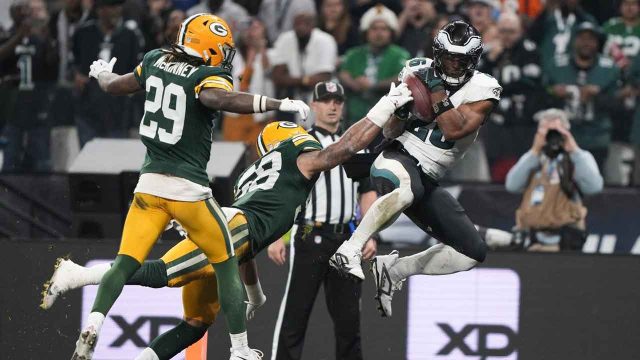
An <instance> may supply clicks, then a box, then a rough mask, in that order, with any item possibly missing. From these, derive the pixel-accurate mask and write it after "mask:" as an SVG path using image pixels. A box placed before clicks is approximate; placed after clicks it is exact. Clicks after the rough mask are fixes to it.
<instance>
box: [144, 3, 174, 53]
mask: <svg viewBox="0 0 640 360" xmlns="http://www.w3.org/2000/svg"><path fill="white" fill-rule="evenodd" d="M144 5H145V7H144V11H143V12H142V14H141V16H140V31H141V32H142V35H144V52H145V53H146V52H148V51H151V50H153V49H157V48H159V47H161V46H162V45H163V44H164V42H165V39H164V33H163V30H164V28H165V21H166V20H167V17H168V15H169V12H170V11H171V10H172V9H171V1H169V0H147V1H146V3H145V4H144Z"/></svg>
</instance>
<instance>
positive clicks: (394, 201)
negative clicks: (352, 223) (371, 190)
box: [348, 189, 410, 250]
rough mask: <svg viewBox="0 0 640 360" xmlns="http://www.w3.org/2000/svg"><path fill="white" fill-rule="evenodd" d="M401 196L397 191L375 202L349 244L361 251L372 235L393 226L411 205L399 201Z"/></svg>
mask: <svg viewBox="0 0 640 360" xmlns="http://www.w3.org/2000/svg"><path fill="white" fill-rule="evenodd" d="M399 196H400V194H399V189H396V190H394V191H392V192H390V193H388V194H386V195H384V196H381V197H379V198H378V199H377V200H376V201H374V202H373V204H371V207H370V208H369V210H368V211H367V213H366V214H365V215H364V217H363V218H362V221H360V224H359V225H358V227H357V228H356V230H355V231H354V232H353V235H351V239H349V241H348V243H349V244H350V245H352V246H355V247H357V248H358V249H360V250H361V249H362V247H363V246H364V244H365V243H366V242H367V240H369V238H371V235H373V234H374V233H375V232H377V231H380V230H383V229H384V228H386V227H387V226H389V225H391V224H392V223H393V222H394V221H395V220H396V219H397V218H398V216H400V213H401V212H402V211H403V210H404V209H405V208H406V207H407V206H409V205H410V202H409V204H403V203H402V202H401V201H398V200H399V199H398V198H399Z"/></svg>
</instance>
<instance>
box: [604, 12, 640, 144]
mask: <svg viewBox="0 0 640 360" xmlns="http://www.w3.org/2000/svg"><path fill="white" fill-rule="evenodd" d="M619 10H620V17H617V18H613V19H610V20H609V21H607V23H606V24H604V26H603V31H604V33H605V34H606V35H607V42H606V43H605V46H604V50H603V53H604V54H605V55H607V56H610V57H611V58H612V59H613V60H614V61H615V63H616V65H617V66H618V67H619V68H621V69H622V78H623V88H622V91H621V94H620V95H621V96H622V98H623V106H622V107H620V108H618V109H615V110H614V112H613V114H612V116H614V117H615V118H617V119H618V121H616V122H615V123H614V124H613V125H614V128H613V141H617V142H619V143H618V144H617V145H618V146H625V145H624V143H628V142H629V134H630V129H631V124H632V118H633V113H634V111H635V108H636V94H635V91H634V88H633V84H632V79H631V77H630V73H629V68H630V65H631V63H632V62H633V60H634V59H635V58H636V57H637V56H638V52H640V0H623V1H622V2H621V3H620V6H619Z"/></svg>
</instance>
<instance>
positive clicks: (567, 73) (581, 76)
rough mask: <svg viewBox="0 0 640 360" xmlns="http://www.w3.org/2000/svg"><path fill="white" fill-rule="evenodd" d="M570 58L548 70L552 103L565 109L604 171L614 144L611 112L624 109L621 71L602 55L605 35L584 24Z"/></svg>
mask: <svg viewBox="0 0 640 360" xmlns="http://www.w3.org/2000/svg"><path fill="white" fill-rule="evenodd" d="M575 37H576V39H575V42H574V45H573V48H574V49H573V50H574V51H573V52H572V55H571V57H569V58H558V59H556V63H555V66H553V67H550V68H549V69H548V70H547V71H545V72H544V73H545V76H546V81H547V83H546V85H547V89H548V91H549V93H550V95H551V96H552V98H551V101H552V102H553V103H554V104H555V105H556V106H558V107H562V108H564V109H565V110H566V111H567V113H568V116H569V120H570V121H571V123H572V124H573V125H572V126H573V134H574V136H575V138H576V140H577V142H578V145H580V147H582V148H584V149H587V150H589V151H590V152H591V153H592V154H593V156H594V157H595V159H596V161H597V163H598V166H599V167H600V169H603V165H604V162H605V160H606V158H607V154H608V148H609V144H610V143H611V127H612V121H616V119H612V118H611V115H610V112H611V110H612V109H616V108H619V107H621V106H622V103H621V98H620V94H619V82H620V69H619V68H617V67H616V66H615V64H614V63H613V61H612V60H611V59H610V58H608V57H605V56H602V55H600V54H599V49H600V45H601V44H602V42H601V41H602V38H603V33H602V31H601V30H600V28H599V27H597V26H596V25H593V23H590V22H584V23H582V24H580V25H579V26H578V28H577V29H576V35H575Z"/></svg>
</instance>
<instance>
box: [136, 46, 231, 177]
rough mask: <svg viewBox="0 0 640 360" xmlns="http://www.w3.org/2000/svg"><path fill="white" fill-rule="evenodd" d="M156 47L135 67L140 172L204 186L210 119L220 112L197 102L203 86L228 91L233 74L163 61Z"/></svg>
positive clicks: (206, 67)
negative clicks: (140, 99) (141, 93)
mask: <svg viewBox="0 0 640 360" xmlns="http://www.w3.org/2000/svg"><path fill="white" fill-rule="evenodd" d="M167 57H168V55H167V54H166V53H165V52H163V51H162V50H160V49H156V50H152V51H150V52H148V53H147V54H145V56H144V59H143V60H142V63H141V64H140V65H138V67H137V68H136V69H135V70H134V75H135V77H136V79H137V80H138V83H139V84H140V86H142V87H143V88H144V89H145V91H146V101H145V103H144V116H143V117H142V120H141V121H140V135H141V138H142V142H143V143H144V145H145V146H146V147H147V154H146V157H145V161H144V164H143V166H142V170H141V174H144V173H159V174H168V175H172V176H177V177H181V178H184V179H187V180H189V181H192V182H194V183H197V184H200V185H203V186H208V184H209V179H208V177H207V173H206V167H207V163H208V162H209V157H210V156H211V135H212V131H213V121H214V119H215V117H218V116H220V111H217V110H215V111H214V110H211V109H209V108H207V107H205V106H204V105H202V104H201V103H200V101H199V100H198V94H199V92H200V90H201V89H203V88H207V87H215V88H221V89H225V90H227V91H231V89H232V78H231V75H230V74H229V73H228V72H227V71H225V70H223V69H221V68H218V67H212V66H205V65H201V66H193V65H189V64H187V63H183V62H167V61H166V60H167Z"/></svg>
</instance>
